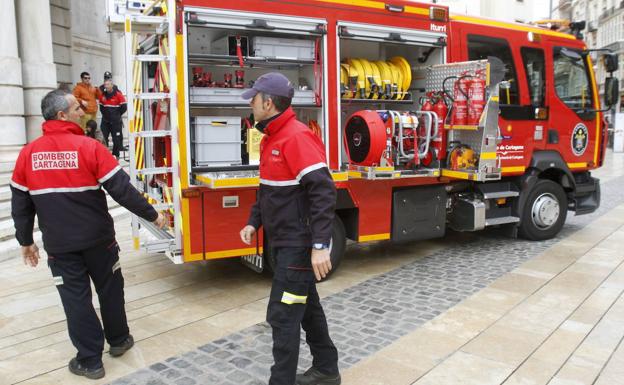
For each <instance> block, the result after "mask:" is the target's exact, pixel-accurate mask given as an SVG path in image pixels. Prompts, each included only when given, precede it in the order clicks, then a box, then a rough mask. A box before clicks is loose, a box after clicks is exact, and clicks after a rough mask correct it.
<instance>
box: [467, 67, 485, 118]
mask: <svg viewBox="0 0 624 385" xmlns="http://www.w3.org/2000/svg"><path fill="white" fill-rule="evenodd" d="M468 99H469V100H470V103H469V104H468V119H466V123H467V124H470V125H476V124H479V120H480V119H481V114H482V113H483V109H484V108H485V79H484V77H483V71H477V73H476V76H475V77H474V78H473V79H472V80H471V81H470V87H469V89H468Z"/></svg>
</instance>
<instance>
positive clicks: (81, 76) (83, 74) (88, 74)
mask: <svg viewBox="0 0 624 385" xmlns="http://www.w3.org/2000/svg"><path fill="white" fill-rule="evenodd" d="M85 76H89V77H90V76H91V74H90V73H88V72H86V71H85V72H82V73H81V74H80V79H83V78H84V77H85Z"/></svg>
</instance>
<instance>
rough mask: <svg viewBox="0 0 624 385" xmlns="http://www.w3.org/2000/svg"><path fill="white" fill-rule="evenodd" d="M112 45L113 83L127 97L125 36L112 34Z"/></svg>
mask: <svg viewBox="0 0 624 385" xmlns="http://www.w3.org/2000/svg"><path fill="white" fill-rule="evenodd" d="M110 44H111V62H112V63H111V64H112V68H111V72H112V73H113V83H115V84H116V85H117V87H119V89H120V90H121V92H123V94H124V95H126V94H127V92H126V41H125V39H124V34H123V33H121V32H111V33H110Z"/></svg>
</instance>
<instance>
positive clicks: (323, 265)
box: [312, 249, 332, 281]
mask: <svg viewBox="0 0 624 385" xmlns="http://www.w3.org/2000/svg"><path fill="white" fill-rule="evenodd" d="M331 269H332V265H331V258H330V257H329V249H322V250H316V249H312V270H314V276H315V277H316V280H317V281H320V280H321V279H323V278H325V277H326V276H327V274H329V271H330V270H331Z"/></svg>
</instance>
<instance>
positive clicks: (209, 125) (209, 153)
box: [193, 116, 242, 166]
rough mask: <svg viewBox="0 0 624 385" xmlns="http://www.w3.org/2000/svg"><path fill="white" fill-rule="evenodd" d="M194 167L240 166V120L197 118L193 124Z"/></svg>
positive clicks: (233, 118) (220, 117)
mask: <svg viewBox="0 0 624 385" xmlns="http://www.w3.org/2000/svg"><path fill="white" fill-rule="evenodd" d="M193 130H194V139H193V149H194V158H195V165H196V166H233V165H240V164H241V163H242V159H241V118H240V117H238V116H197V117H195V118H194V122H193Z"/></svg>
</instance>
